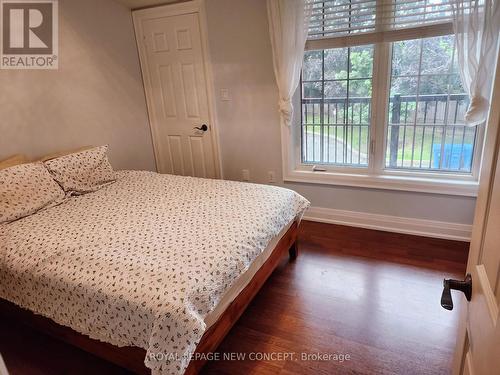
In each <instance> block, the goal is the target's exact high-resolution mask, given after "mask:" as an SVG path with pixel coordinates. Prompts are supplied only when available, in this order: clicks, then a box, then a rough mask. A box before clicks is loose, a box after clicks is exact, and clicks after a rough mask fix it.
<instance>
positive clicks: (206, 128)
mask: <svg viewBox="0 0 500 375" xmlns="http://www.w3.org/2000/svg"><path fill="white" fill-rule="evenodd" d="M194 129H196V130H201V131H203V132H206V131H207V130H208V126H207V125H206V124H203V125H202V126H195V127H194Z"/></svg>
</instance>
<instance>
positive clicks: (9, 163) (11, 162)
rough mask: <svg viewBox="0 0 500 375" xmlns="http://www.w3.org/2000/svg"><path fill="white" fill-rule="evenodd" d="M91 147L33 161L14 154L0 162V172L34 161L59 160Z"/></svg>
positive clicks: (57, 153)
mask: <svg viewBox="0 0 500 375" xmlns="http://www.w3.org/2000/svg"><path fill="white" fill-rule="evenodd" d="M93 147H94V146H83V147H79V148H77V149H73V150H69V151H60V152H54V153H51V154H48V155H45V156H43V157H41V158H38V159H35V160H29V159H28V158H27V157H26V155H23V154H16V155H12V156H9V157H8V158H7V159H4V160H0V170H2V169H5V168H9V167H13V166H15V165H19V164H24V163H30V162H35V161H41V162H43V161H48V160H52V159H55V158H59V157H61V156H65V155H69V154H74V153H76V152H80V151H85V150H88V149H91V148H93Z"/></svg>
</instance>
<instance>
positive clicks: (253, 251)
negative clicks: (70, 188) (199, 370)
mask: <svg viewBox="0 0 500 375" xmlns="http://www.w3.org/2000/svg"><path fill="white" fill-rule="evenodd" d="M308 204H309V202H307V200H305V199H304V198H303V197H301V196H300V195H298V194H297V193H295V192H293V191H291V190H287V189H282V188H277V187H272V186H265V185H256V184H244V183H239V182H232V181H221V180H209V179H198V178H191V177H182V176H173V175H160V174H156V173H153V172H135V171H134V172H133V171H124V172H120V178H119V180H118V181H117V182H115V183H114V184H112V185H110V186H107V187H105V188H103V189H101V190H99V191H97V192H94V193H89V194H86V195H83V196H79V197H72V198H69V199H67V200H66V201H65V202H64V203H62V204H61V205H59V206H56V207H52V208H49V209H46V210H44V211H40V212H38V213H37V214H34V215H32V216H29V217H26V218H24V219H21V220H18V221H15V222H13V223H10V224H5V225H1V226H0V297H1V298H4V299H6V300H9V301H11V302H13V303H15V304H17V305H19V306H21V307H24V308H27V309H29V310H31V311H33V312H35V313H38V314H41V315H44V316H46V317H49V318H51V319H53V320H54V321H56V322H57V323H59V324H62V325H65V326H69V327H71V328H73V329H75V330H76V331H78V332H81V333H83V334H86V335H88V336H90V337H92V338H94V339H98V340H102V341H106V342H109V343H111V344H114V345H117V346H131V345H132V346H138V347H141V348H144V349H146V350H147V356H146V359H145V364H146V366H147V367H149V368H151V369H152V370H153V374H179V373H182V372H183V371H184V370H185V368H186V367H187V365H188V363H189V360H190V355H191V354H192V353H193V352H194V350H195V348H196V345H197V343H198V342H199V340H200V339H201V337H202V336H203V333H204V331H205V323H204V318H205V317H206V315H207V314H208V313H209V312H210V311H212V310H213V309H214V308H215V306H216V305H217V303H218V301H219V300H220V299H221V298H222V296H223V294H224V292H225V291H226V290H228V289H229V288H230V287H231V285H232V283H233V282H235V281H236V279H237V278H238V277H239V276H240V275H241V274H242V273H243V272H244V271H245V270H246V269H247V268H248V267H249V266H250V264H251V262H252V261H253V260H254V259H255V258H256V257H257V256H258V255H259V253H260V252H261V251H262V250H263V249H265V247H266V245H267V244H268V242H269V241H270V240H271V239H272V238H273V237H274V236H276V235H277V234H278V233H279V232H280V230H281V229H283V228H284V227H285V226H286V225H287V224H288V223H289V222H290V221H292V220H293V219H294V218H296V217H299V216H300V215H301V214H302V212H303V211H304V210H305V208H306V207H307V206H308Z"/></svg>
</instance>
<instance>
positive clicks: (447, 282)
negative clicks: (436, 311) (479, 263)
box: [441, 273, 472, 310]
mask: <svg viewBox="0 0 500 375" xmlns="http://www.w3.org/2000/svg"><path fill="white" fill-rule="evenodd" d="M451 289H455V290H460V291H461V292H463V293H464V294H465V298H467V301H470V299H471V298H472V276H471V275H470V273H468V274H467V275H466V276H465V280H463V281H460V280H454V279H444V281H443V294H442V295H441V306H443V308H445V309H446V310H453V300H452V299H451Z"/></svg>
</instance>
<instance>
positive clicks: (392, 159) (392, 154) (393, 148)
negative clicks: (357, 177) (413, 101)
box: [389, 94, 404, 168]
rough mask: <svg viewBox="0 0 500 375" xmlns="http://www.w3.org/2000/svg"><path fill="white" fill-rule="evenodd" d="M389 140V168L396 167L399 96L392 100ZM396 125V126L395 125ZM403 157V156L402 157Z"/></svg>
mask: <svg viewBox="0 0 500 375" xmlns="http://www.w3.org/2000/svg"><path fill="white" fill-rule="evenodd" d="M391 118H392V119H391V124H392V125H391V139H390V142H389V166H390V167H391V168H395V167H397V163H398V143H399V124H400V121H401V95H400V94H395V95H394V98H393V99H392V116H391ZM396 124H397V125H396ZM403 157H404V156H403Z"/></svg>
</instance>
